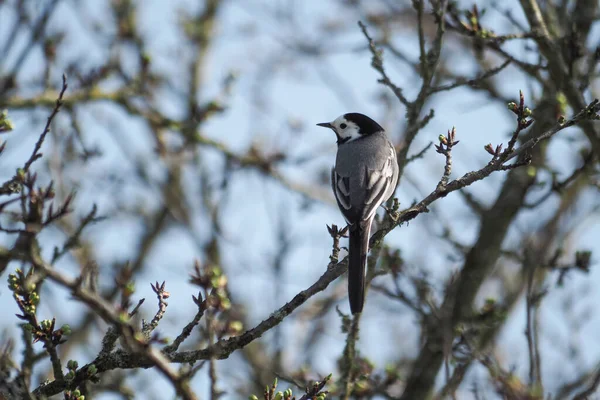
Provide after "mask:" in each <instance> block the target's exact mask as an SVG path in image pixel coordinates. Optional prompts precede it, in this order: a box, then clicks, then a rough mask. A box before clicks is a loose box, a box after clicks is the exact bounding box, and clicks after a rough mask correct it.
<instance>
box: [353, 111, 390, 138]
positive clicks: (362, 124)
mask: <svg viewBox="0 0 600 400" xmlns="http://www.w3.org/2000/svg"><path fill="white" fill-rule="evenodd" d="M344 118H345V119H346V120H348V121H351V122H354V123H355V124H356V125H357V126H358V129H359V133H360V134H361V135H371V134H373V133H377V132H381V131H383V128H382V127H381V125H379V124H378V123H377V122H375V121H373V120H372V119H371V118H369V117H367V116H366V115H364V114H361V113H348V114H344Z"/></svg>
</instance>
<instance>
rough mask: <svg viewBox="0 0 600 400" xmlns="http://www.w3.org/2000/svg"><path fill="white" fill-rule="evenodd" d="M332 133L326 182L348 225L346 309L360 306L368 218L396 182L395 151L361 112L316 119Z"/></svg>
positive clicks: (369, 220) (364, 271) (361, 305)
mask: <svg viewBox="0 0 600 400" xmlns="http://www.w3.org/2000/svg"><path fill="white" fill-rule="evenodd" d="M317 125H319V126H322V127H325V128H330V129H332V130H333V132H335V135H336V136H337V145H338V150H337V156H336V159H335V166H334V167H333V168H332V169H331V187H332V189H333V194H334V195H335V199H336V200H337V204H338V207H339V208H340V211H341V212H342V214H343V215H344V218H345V219H346V222H347V223H348V226H349V232H350V237H349V241H348V252H349V254H348V297H349V298H350V310H351V311H352V314H356V313H359V312H361V311H362V309H363V304H364V302H365V276H366V273H367V253H368V251H369V238H370V233H371V223H372V222H373V219H374V218H375V213H376V212H377V208H378V207H379V206H380V205H381V204H383V202H384V201H386V200H388V199H389V198H390V197H391V196H392V195H393V194H394V192H395V190H396V184H397V183H398V161H397V159H396V150H395V149H394V146H392V144H391V143H390V141H389V140H388V138H387V136H386V134H385V131H384V129H383V128H382V127H381V125H379V124H378V123H377V122H375V121H373V120H372V119H371V118H369V117H367V116H366V115H363V114H359V113H348V114H344V115H342V116H341V117H338V118H337V119H336V120H335V121H333V122H325V123H321V124H317Z"/></svg>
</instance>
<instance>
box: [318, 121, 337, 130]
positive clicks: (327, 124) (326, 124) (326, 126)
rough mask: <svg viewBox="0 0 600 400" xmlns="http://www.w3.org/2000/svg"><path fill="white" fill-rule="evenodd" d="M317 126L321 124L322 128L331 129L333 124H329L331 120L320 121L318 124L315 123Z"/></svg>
mask: <svg viewBox="0 0 600 400" xmlns="http://www.w3.org/2000/svg"><path fill="white" fill-rule="evenodd" d="M317 126H322V127H323V128H329V129H333V125H331V122H321V123H320V124H317Z"/></svg>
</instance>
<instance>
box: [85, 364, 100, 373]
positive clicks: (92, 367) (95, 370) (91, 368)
mask: <svg viewBox="0 0 600 400" xmlns="http://www.w3.org/2000/svg"><path fill="white" fill-rule="evenodd" d="M97 372H98V368H96V366H95V365H94V364H92V365H90V366H89V367H88V369H87V374H88V375H90V376H91V375H96V373H97Z"/></svg>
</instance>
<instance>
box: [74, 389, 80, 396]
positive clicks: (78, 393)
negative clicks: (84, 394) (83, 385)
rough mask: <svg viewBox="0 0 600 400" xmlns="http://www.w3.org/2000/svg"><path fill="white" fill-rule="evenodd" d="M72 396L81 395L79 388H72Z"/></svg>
mask: <svg viewBox="0 0 600 400" xmlns="http://www.w3.org/2000/svg"><path fill="white" fill-rule="evenodd" d="M73 396H75V397H79V396H81V391H80V390H79V389H75V390H73Z"/></svg>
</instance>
